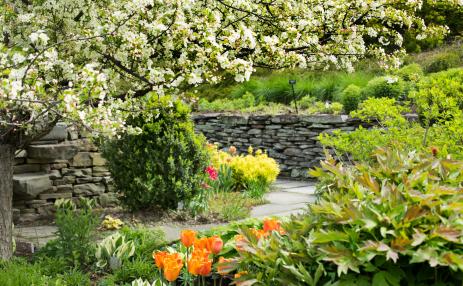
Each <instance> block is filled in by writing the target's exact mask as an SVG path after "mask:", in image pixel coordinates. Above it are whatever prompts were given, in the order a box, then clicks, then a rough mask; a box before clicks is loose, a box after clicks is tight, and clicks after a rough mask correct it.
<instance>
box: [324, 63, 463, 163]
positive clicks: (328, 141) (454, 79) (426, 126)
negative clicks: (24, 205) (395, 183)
mask: <svg viewBox="0 0 463 286" xmlns="http://www.w3.org/2000/svg"><path fill="white" fill-rule="evenodd" d="M409 97H410V99H411V100H412V107H413V109H414V110H416V111H417V112H418V113H419V115H420V117H419V119H420V120H419V121H418V122H409V121H408V119H406V118H405V117H404V116H403V115H402V114H403V113H404V112H407V109H406V106H403V105H402V104H403V103H398V102H396V101H394V100H393V99H385V98H380V99H369V100H367V101H365V102H363V103H362V107H361V109H360V110H358V111H356V112H353V113H352V114H353V115H354V116H357V117H359V118H361V119H362V120H364V121H369V120H372V119H374V121H373V122H375V123H376V124H378V126H375V127H373V128H370V129H364V128H359V129H357V130H354V131H353V132H350V133H346V132H340V131H335V132H333V134H332V135H328V134H325V135H322V136H321V137H320V141H321V143H322V144H323V145H324V146H326V147H329V148H333V149H334V150H335V151H336V153H337V155H338V156H339V158H342V157H345V156H346V155H350V158H352V159H353V160H356V161H365V160H370V159H371V158H370V154H371V153H372V151H373V150H374V149H376V148H377V147H394V148H396V149H398V150H403V151H413V150H429V148H430V147H436V148H438V149H439V154H438V156H440V157H445V156H447V155H448V154H451V155H452V156H454V157H456V158H461V157H462V155H463V135H462V134H463V124H462V122H463V112H462V109H463V70H462V69H452V70H448V71H445V72H440V73H436V74H430V75H429V76H427V77H424V78H423V79H422V80H421V81H420V82H419V83H418V84H417V85H416V91H414V92H412V93H410V95H409ZM383 127H387V128H383Z"/></svg>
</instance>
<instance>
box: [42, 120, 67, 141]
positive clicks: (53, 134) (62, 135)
mask: <svg viewBox="0 0 463 286" xmlns="http://www.w3.org/2000/svg"><path fill="white" fill-rule="evenodd" d="M67 135H68V132H67V130H66V124H64V123H58V124H56V125H55V126H54V127H53V129H52V130H51V131H50V132H49V133H48V134H47V135H45V136H43V137H42V138H40V140H41V141H42V140H58V141H63V140H66V138H67Z"/></svg>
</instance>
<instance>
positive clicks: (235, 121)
mask: <svg viewBox="0 0 463 286" xmlns="http://www.w3.org/2000/svg"><path fill="white" fill-rule="evenodd" d="M219 119H220V120H221V123H223V124H225V125H230V126H235V125H245V124H248V119H249V118H248V116H239V115H236V116H235V115H225V116H223V115H222V116H220V117H219Z"/></svg>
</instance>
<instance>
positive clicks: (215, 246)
mask: <svg viewBox="0 0 463 286" xmlns="http://www.w3.org/2000/svg"><path fill="white" fill-rule="evenodd" d="M210 241H211V252H212V253H213V254H216V255H217V254H219V253H220V251H221V250H222V247H223V241H222V239H221V238H220V237H218V236H213V237H211V238H210Z"/></svg>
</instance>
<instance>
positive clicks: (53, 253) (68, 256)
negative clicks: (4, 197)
mask: <svg viewBox="0 0 463 286" xmlns="http://www.w3.org/2000/svg"><path fill="white" fill-rule="evenodd" d="M55 205H56V220H55V221H56V226H57V227H58V232H57V236H58V237H57V239H55V240H52V241H50V242H48V243H47V245H46V246H45V247H44V248H42V249H41V250H40V252H39V253H38V256H39V257H43V256H49V257H54V258H62V259H63V260H64V261H65V262H66V264H67V266H68V267H72V268H83V267H85V266H87V265H89V264H91V263H92V262H93V260H94V257H95V256H94V248H95V247H94V243H93V239H94V232H95V230H96V227H97V225H98V217H97V215H96V214H95V213H94V211H93V210H92V209H93V207H94V206H95V203H94V201H93V200H88V199H81V200H80V204H79V208H78V207H77V205H76V204H74V203H73V202H72V201H71V200H57V201H56V203H55Z"/></svg>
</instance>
